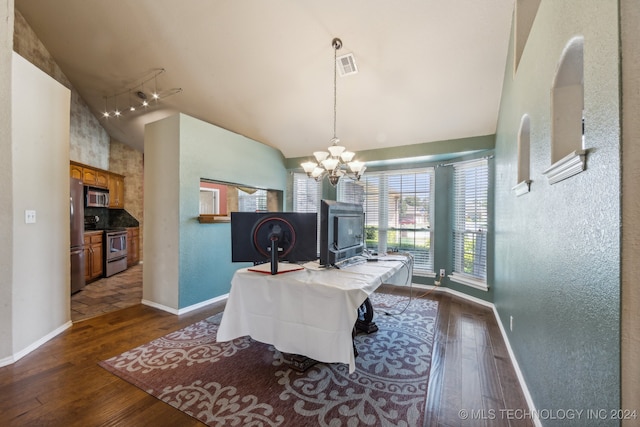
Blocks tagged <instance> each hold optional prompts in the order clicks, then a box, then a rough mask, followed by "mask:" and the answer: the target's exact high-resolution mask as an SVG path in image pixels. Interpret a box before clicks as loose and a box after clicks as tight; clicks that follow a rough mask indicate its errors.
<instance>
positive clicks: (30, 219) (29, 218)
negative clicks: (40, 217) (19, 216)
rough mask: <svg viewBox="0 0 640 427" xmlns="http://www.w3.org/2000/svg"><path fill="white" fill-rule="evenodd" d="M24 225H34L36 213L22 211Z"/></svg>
mask: <svg viewBox="0 0 640 427" xmlns="http://www.w3.org/2000/svg"><path fill="white" fill-rule="evenodd" d="M24 223H25V224H35V223H36V211H34V210H26V211H24Z"/></svg>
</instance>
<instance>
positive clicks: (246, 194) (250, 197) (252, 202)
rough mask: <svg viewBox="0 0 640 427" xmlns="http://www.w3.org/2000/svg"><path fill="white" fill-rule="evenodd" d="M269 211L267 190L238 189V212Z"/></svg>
mask: <svg viewBox="0 0 640 427" xmlns="http://www.w3.org/2000/svg"><path fill="white" fill-rule="evenodd" d="M266 210H267V190H258V189H255V188H251V189H249V188H238V211H240V212H257V211H266Z"/></svg>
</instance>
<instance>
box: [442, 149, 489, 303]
mask: <svg viewBox="0 0 640 427" xmlns="http://www.w3.org/2000/svg"><path fill="white" fill-rule="evenodd" d="M453 168H454V173H453V209H452V213H451V215H452V223H451V224H452V226H451V233H452V254H451V256H452V261H453V262H452V266H453V271H452V273H451V276H450V277H451V280H453V281H456V282H458V283H462V284H464V285H467V286H471V287H474V288H478V289H482V290H485V291H486V290H488V289H489V287H488V285H487V269H488V244H487V243H488V242H487V240H488V238H489V235H490V233H489V227H490V225H491V221H490V215H491V212H490V207H489V197H490V196H489V192H490V185H489V179H490V177H489V162H488V160H487V159H479V160H472V161H468V162H461V163H457V164H453ZM472 175H473V176H472ZM472 177H473V181H470V178H472ZM479 179H480V182H478V180H479ZM462 206H463V207H462ZM470 215H471V216H470ZM478 240H481V243H480V244H481V249H480V251H479V252H478V249H477V247H476V245H477V242H478ZM471 245H473V246H472V247H470V246H471ZM468 249H471V250H468ZM477 257H480V260H478V259H477ZM478 261H480V262H478ZM469 269H471V270H474V271H475V272H469Z"/></svg>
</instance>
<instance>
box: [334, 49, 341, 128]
mask: <svg viewBox="0 0 640 427" xmlns="http://www.w3.org/2000/svg"><path fill="white" fill-rule="evenodd" d="M338 49H340V45H339V44H337V43H335V44H334V45H333V139H334V140H335V139H336V116H337V103H338V100H337V98H338V91H337V89H336V86H337V82H338V80H337V75H336V74H337V71H336V69H337V68H338Z"/></svg>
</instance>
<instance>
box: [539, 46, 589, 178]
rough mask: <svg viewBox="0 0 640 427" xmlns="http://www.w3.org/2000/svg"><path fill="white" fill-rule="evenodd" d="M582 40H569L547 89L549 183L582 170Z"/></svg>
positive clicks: (583, 158) (583, 163)
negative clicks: (548, 90) (549, 133)
mask: <svg viewBox="0 0 640 427" xmlns="http://www.w3.org/2000/svg"><path fill="white" fill-rule="evenodd" d="M583 117H584V38H583V37H582V36H578V37H574V38H573V39H571V40H570V41H569V42H568V43H567V45H566V46H565V49H564V50H563V52H562V56H561V58H560V62H559V65H558V69H557V71H556V74H555V77H554V80H553V86H552V88H551V167H550V168H549V169H547V170H546V171H544V174H545V175H546V176H547V178H548V179H549V183H551V184H555V183H556V182H558V181H561V180H563V179H566V178H569V177H571V176H573V175H575V174H577V173H580V172H582V171H583V170H584V169H585V166H586V165H585V150H584V146H583V145H584V138H583V137H584V133H583V130H584V120H583Z"/></svg>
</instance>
